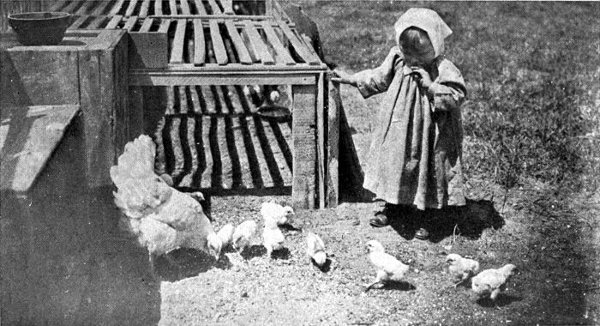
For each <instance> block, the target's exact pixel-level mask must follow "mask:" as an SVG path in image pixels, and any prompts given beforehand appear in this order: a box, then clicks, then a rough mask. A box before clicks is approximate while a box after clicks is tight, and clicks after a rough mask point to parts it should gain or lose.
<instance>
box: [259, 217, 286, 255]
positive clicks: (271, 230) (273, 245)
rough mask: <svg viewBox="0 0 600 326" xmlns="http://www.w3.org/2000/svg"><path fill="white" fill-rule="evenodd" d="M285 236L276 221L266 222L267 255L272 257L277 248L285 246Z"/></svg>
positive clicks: (264, 232)
mask: <svg viewBox="0 0 600 326" xmlns="http://www.w3.org/2000/svg"><path fill="white" fill-rule="evenodd" d="M284 241H285V236H283V233H282V232H281V230H280V229H279V228H278V227H277V224H275V223H265V228H264V230H263V245H264V246H265V248H266V249H267V256H268V257H271V254H272V253H273V251H275V250H279V249H282V248H283V242H284Z"/></svg>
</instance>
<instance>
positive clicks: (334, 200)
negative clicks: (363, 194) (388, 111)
mask: <svg viewBox="0 0 600 326" xmlns="http://www.w3.org/2000/svg"><path fill="white" fill-rule="evenodd" d="M327 84H328V89H327V91H328V94H330V96H328V99H327V101H326V102H325V103H327V105H328V107H327V119H328V122H327V127H328V129H327V154H328V155H327V195H326V196H327V204H328V207H335V206H337V205H338V200H339V175H338V169H339V140H340V129H339V128H340V118H339V113H340V105H339V103H338V102H337V100H338V98H339V95H336V94H339V91H340V89H339V87H340V84H338V83H335V84H334V83H332V82H330V80H329V78H327Z"/></svg>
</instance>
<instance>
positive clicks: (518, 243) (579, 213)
mask: <svg viewBox="0 0 600 326" xmlns="http://www.w3.org/2000/svg"><path fill="white" fill-rule="evenodd" d="M343 96H344V99H345V104H346V105H347V106H351V105H359V104H364V103H362V102H361V101H362V100H360V99H357V98H356V94H354V93H352V92H351V91H350V90H348V89H347V88H343ZM369 101H378V99H373V100H371V99H370V100H369ZM348 110H351V108H349V109H348ZM350 119H351V118H350ZM351 120H352V119H351ZM351 122H352V121H351ZM359 129H360V128H359ZM354 139H355V144H356V146H357V150H358V154H359V157H360V158H361V159H362V158H363V156H364V154H365V151H366V146H368V140H369V134H368V133H367V132H357V133H356V134H355V135H354ZM467 146H468V144H467ZM361 164H364V159H362V160H361ZM469 192H470V193H469V199H470V200H469V205H468V206H467V208H466V210H465V211H463V212H462V213H457V212H454V211H448V212H442V214H441V216H440V217H439V220H440V222H439V223H438V224H436V226H435V227H434V232H432V239H431V240H429V241H421V240H417V239H413V238H412V237H411V235H410V234H406V233H405V232H402V231H401V230H396V229H395V228H393V227H386V228H381V229H376V228H372V227H371V226H370V225H369V224H368V219H369V217H370V216H372V214H373V211H374V209H376V205H375V204H373V203H370V202H345V203H342V204H341V205H339V207H337V208H334V209H327V210H322V211H305V212H299V213H298V214H297V215H296V217H295V218H294V219H293V221H292V223H291V225H292V226H293V227H290V228H286V231H285V235H286V244H285V247H286V249H284V250H283V251H282V252H280V253H279V254H277V255H276V256H274V259H269V258H268V257H266V254H265V250H264V248H263V247H262V246H261V245H260V239H257V242H256V246H254V247H253V249H252V250H251V253H249V254H248V255H246V256H245V257H241V256H240V255H239V254H237V253H232V252H229V253H226V254H225V255H224V256H223V257H222V259H221V260H219V261H218V262H216V263H215V262H214V261H211V260H210V259H205V260H204V261H203V262H200V260H198V258H199V257H198V255H199V254H198V253H192V252H186V251H179V252H175V253H172V256H173V257H174V258H175V259H176V261H177V262H178V263H179V264H181V268H180V269H177V268H173V266H170V265H169V264H168V263H167V262H166V261H163V262H162V264H160V266H159V268H158V270H159V272H160V274H162V277H163V278H164V280H163V281H162V282H161V286H160V290H161V291H160V292H161V301H162V303H161V322H160V324H161V325H175V324H176V325H200V324H201V325H227V324H237V325H353V324H354V325H429V324H441V325H464V324H478V325H499V324H509V325H510V324H512V325H519V324H561V325H565V324H569V325H572V324H597V323H599V322H600V316H599V313H600V311H599V307H598V302H600V291H599V288H598V276H599V275H600V264H599V260H598V259H597V257H598V253H599V250H600V246H599V245H600V227H599V225H598V220H597V216H599V213H600V196H599V195H598V194H595V195H594V194H585V193H581V194H575V195H572V196H570V197H565V196H564V195H563V194H560V191H557V190H556V189H553V188H552V187H549V186H547V185H544V184H541V183H536V182H535V181H531V182H529V183H528V184H526V185H524V186H522V187H519V188H516V189H511V190H509V191H505V190H504V189H503V188H501V187H499V186H497V185H495V184H493V183H491V182H489V181H486V180H478V179H471V180H469ZM267 200H275V201H278V202H280V203H287V202H288V201H289V197H288V196H275V197H260V196H237V197H213V198H212V203H211V204H212V217H213V218H214V220H215V225H216V227H217V228H219V227H220V226H222V225H224V224H225V223H227V222H233V223H240V222H242V221H243V220H246V219H254V220H256V221H258V222H259V227H261V226H262V221H261V218H260V214H259V209H260V204H261V203H262V202H264V201H267ZM307 231H312V232H315V233H317V234H319V235H320V236H321V237H322V238H323V240H324V241H325V243H326V247H327V252H328V254H329V258H330V260H331V261H330V265H329V266H328V268H326V269H325V271H321V270H319V269H317V268H316V267H315V266H313V265H311V264H309V262H308V259H307V257H306V254H305V249H304V237H305V233H306V232H307ZM370 239H377V240H379V241H380V242H381V243H382V244H383V245H384V247H385V248H386V250H387V251H388V252H389V253H390V254H392V255H394V256H396V257H397V258H398V259H400V260H401V261H403V262H405V263H407V264H409V265H410V272H409V273H408V275H407V282H406V283H399V284H392V285H390V286H387V287H385V288H383V289H374V290H371V291H369V292H364V285H365V284H368V283H369V282H371V281H372V279H373V278H374V276H375V271H374V269H373V267H372V266H371V265H370V263H369V261H368V258H367V254H366V248H365V244H366V242H367V241H368V240H370ZM448 253H459V254H461V255H463V256H471V257H473V258H474V259H477V260H478V261H479V262H480V264H481V266H482V269H486V268H497V267H500V266H502V265H504V264H506V263H513V264H515V265H517V266H518V268H519V270H520V273H519V274H518V275H517V276H516V277H514V278H513V279H511V281H510V284H509V286H508V290H507V291H506V292H505V294H504V295H502V296H501V297H500V299H499V300H498V307H495V306H494V305H493V304H492V303H490V302H486V301H483V302H476V301H474V299H473V298H472V296H471V293H470V290H469V289H468V288H467V287H461V286H459V287H458V288H456V289H455V288H454V286H453V283H452V280H451V279H450V278H449V276H448V275H447V274H446V271H445V263H444V258H445V255H446V254H448Z"/></svg>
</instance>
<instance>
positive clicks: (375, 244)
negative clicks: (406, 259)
mask: <svg viewBox="0 0 600 326" xmlns="http://www.w3.org/2000/svg"><path fill="white" fill-rule="evenodd" d="M367 249H368V251H369V260H370V261H371V263H372V264H373V266H375V268H376V269H377V276H376V278H375V281H374V282H373V283H371V284H369V285H368V286H367V288H366V289H365V291H368V290H370V289H371V288H372V287H373V286H374V285H376V284H383V285H385V283H387V282H389V281H401V280H402V279H403V278H404V274H406V272H408V265H406V264H403V263H402V262H400V261H399V260H398V259H396V258H395V257H394V256H392V255H390V254H387V253H386V252H385V249H384V248H383V245H382V244H381V243H380V242H379V241H377V240H371V241H369V242H367Z"/></svg>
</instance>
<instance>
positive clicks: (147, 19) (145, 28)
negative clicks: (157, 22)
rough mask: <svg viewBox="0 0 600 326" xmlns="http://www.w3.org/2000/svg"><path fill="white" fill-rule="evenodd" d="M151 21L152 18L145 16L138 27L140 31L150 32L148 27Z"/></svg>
mask: <svg viewBox="0 0 600 326" xmlns="http://www.w3.org/2000/svg"><path fill="white" fill-rule="evenodd" d="M152 23H154V19H152V18H146V19H144V23H142V27H140V30H139V32H140V33H148V32H150V28H151V27H152Z"/></svg>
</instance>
